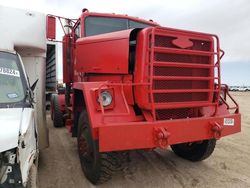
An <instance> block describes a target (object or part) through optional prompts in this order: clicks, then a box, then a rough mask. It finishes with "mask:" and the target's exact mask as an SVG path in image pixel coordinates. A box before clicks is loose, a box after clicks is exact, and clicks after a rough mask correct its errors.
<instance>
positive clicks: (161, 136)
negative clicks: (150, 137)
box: [154, 127, 170, 149]
mask: <svg viewBox="0 0 250 188" xmlns="http://www.w3.org/2000/svg"><path fill="white" fill-rule="evenodd" d="M169 136H170V133H169V132H168V131H167V129H166V128H164V127H155V128H154V141H155V143H156V145H157V146H158V147H160V148H161V149H165V148H167V146H168V138H169Z"/></svg>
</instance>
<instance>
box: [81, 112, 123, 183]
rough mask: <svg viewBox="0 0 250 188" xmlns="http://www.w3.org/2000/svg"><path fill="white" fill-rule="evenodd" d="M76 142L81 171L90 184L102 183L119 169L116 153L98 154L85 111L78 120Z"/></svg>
mask: <svg viewBox="0 0 250 188" xmlns="http://www.w3.org/2000/svg"><path fill="white" fill-rule="evenodd" d="M77 142H78V153H79V158H80V162H81V167H82V170H83V172H84V174H85V176H86V178H87V179H88V180H89V181H90V182H91V183H93V184H95V185H96V184H101V183H104V182H106V181H108V180H110V179H111V178H112V174H113V173H114V172H115V171H117V170H119V169H120V163H119V160H118V159H119V153H118V152H109V153H107V152H106V153H100V152H99V146H98V141H95V140H93V137H92V133H91V128H90V125H89V119H88V114H87V112H86V110H84V111H83V112H82V113H81V114H80V117H79V120H78V133H77Z"/></svg>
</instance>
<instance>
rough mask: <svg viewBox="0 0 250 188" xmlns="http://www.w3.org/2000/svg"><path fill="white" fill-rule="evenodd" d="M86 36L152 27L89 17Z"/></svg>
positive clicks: (112, 19) (126, 21)
mask: <svg viewBox="0 0 250 188" xmlns="http://www.w3.org/2000/svg"><path fill="white" fill-rule="evenodd" d="M84 25H85V36H93V35H99V34H103V33H111V32H115V31H121V30H126V29H132V28H146V27H152V25H149V24H145V23H142V22H136V21H133V20H129V19H124V18H109V17H97V16H89V17H87V18H85V24H84Z"/></svg>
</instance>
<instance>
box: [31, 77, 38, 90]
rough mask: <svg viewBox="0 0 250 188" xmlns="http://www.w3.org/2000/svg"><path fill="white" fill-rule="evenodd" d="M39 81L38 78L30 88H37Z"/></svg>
mask: <svg viewBox="0 0 250 188" xmlns="http://www.w3.org/2000/svg"><path fill="white" fill-rule="evenodd" d="M37 82H38V79H37V80H36V81H35V82H34V83H33V84H32V86H31V87H30V89H31V90H32V91H34V90H35V88H36V84H37Z"/></svg>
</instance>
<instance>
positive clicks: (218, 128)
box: [212, 122, 223, 140]
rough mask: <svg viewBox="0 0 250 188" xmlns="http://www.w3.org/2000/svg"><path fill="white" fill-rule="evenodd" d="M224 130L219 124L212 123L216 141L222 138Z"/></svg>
mask: <svg viewBox="0 0 250 188" xmlns="http://www.w3.org/2000/svg"><path fill="white" fill-rule="evenodd" d="M222 129H223V127H222V126H221V125H220V124H219V123H217V122H214V123H212V131H213V135H214V138H215V139H216V140H218V139H220V138H221V132H222Z"/></svg>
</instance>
